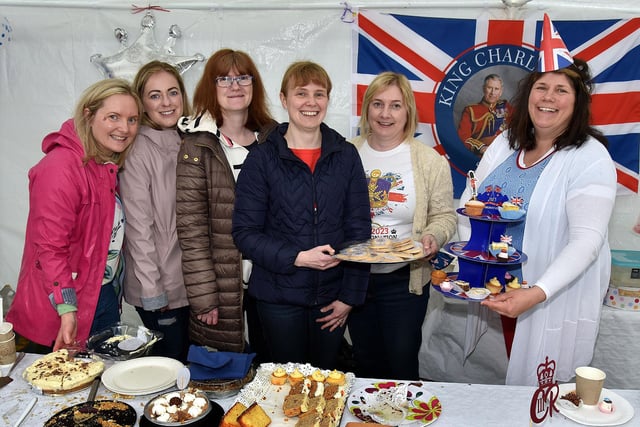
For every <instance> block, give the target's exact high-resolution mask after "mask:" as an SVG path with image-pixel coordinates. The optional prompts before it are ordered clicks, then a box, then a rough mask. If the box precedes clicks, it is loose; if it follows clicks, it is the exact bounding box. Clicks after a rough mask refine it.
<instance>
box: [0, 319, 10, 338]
mask: <svg viewBox="0 0 640 427" xmlns="http://www.w3.org/2000/svg"><path fill="white" fill-rule="evenodd" d="M12 335H13V324H12V323H9V322H2V323H0V341H7V340H8V339H10V338H11V336H12Z"/></svg>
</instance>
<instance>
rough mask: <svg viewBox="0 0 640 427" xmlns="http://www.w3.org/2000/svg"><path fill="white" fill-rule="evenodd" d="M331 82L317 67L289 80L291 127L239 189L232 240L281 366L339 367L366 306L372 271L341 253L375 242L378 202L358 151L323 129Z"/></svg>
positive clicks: (293, 69) (302, 68) (265, 149)
mask: <svg viewBox="0 0 640 427" xmlns="http://www.w3.org/2000/svg"><path fill="white" fill-rule="evenodd" d="M330 92H331V80H330V79H329V76H328V75H327V72H326V71H325V70H324V69H323V68H322V67H321V66H319V65H318V64H315V63H313V62H296V63H294V64H292V65H290V66H289V68H288V69H287V71H286V72H285V75H284V77H283V79H282V86H281V91H280V101H281V102H282V106H283V107H284V108H285V109H286V110H287V113H288V114H289V123H283V124H281V125H279V126H278V127H277V128H276V129H275V130H274V131H273V132H271V133H270V134H269V136H268V137H267V142H265V143H264V144H262V145H259V146H258V147H256V148H255V149H254V150H252V151H251V153H249V156H248V157H247V160H246V161H245V164H244V167H243V168H242V172H241V173H240V177H239V178H238V186H237V192H236V204H235V209H234V213H233V237H234V240H235V242H236V244H237V245H238V248H239V249H240V250H241V251H242V253H243V254H245V256H248V257H249V258H251V259H252V260H253V263H254V264H253V273H252V275H251V280H250V282H249V293H250V294H251V295H253V296H255V298H256V299H257V304H258V313H259V315H260V321H261V325H262V328H263V330H264V334H265V337H266V341H267V345H268V347H269V350H270V352H271V356H272V357H273V361H274V362H279V363H284V362H308V363H311V364H313V365H314V366H317V367H320V368H325V369H330V368H335V366H336V361H337V356H338V353H339V350H340V345H341V343H342V336H343V334H344V330H345V324H346V320H347V316H348V315H349V312H350V311H351V308H352V307H353V306H354V305H357V304H362V302H363V301H364V298H365V293H366V289H367V281H368V278H369V265H368V264H355V263H344V264H341V263H340V261H339V260H338V259H336V258H334V257H333V256H332V255H333V254H334V253H335V251H336V249H338V248H340V247H342V246H344V245H345V243H347V242H353V241H362V240H367V239H369V237H370V235H371V221H370V219H369V197H368V193H367V183H366V181H365V175H364V170H363V168H362V163H361V162H360V157H359V156H358V152H357V151H356V148H355V147H354V146H353V145H351V144H349V143H348V142H347V141H346V140H345V139H344V137H343V136H341V135H340V134H338V133H337V132H336V131H334V130H333V129H331V128H329V127H328V126H327V125H325V124H324V123H323V120H324V118H325V116H326V114H327V107H328V105H329V94H330Z"/></svg>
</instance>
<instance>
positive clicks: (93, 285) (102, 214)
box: [7, 120, 118, 346]
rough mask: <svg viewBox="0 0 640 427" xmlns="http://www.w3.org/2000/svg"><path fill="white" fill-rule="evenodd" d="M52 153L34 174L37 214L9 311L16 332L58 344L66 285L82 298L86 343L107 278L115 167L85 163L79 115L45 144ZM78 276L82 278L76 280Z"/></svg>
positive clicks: (81, 334) (81, 330) (30, 222)
mask: <svg viewBox="0 0 640 427" xmlns="http://www.w3.org/2000/svg"><path fill="white" fill-rule="evenodd" d="M42 151H43V152H44V153H45V154H46V155H45V157H44V158H43V159H42V160H40V162H38V164H36V165H35V166H34V167H33V168H31V170H30V171H29V204H30V207H29V217H28V219H27V230H26V235H25V246H24V253H23V256H22V266H21V269H20V276H19V278H18V285H17V289H16V295H15V298H14V301H13V304H12V305H11V308H10V310H9V313H8V314H7V321H9V322H11V323H13V325H14V329H15V331H16V332H17V333H18V334H20V335H22V336H24V337H26V338H28V339H29V340H31V341H34V342H36V343H39V344H42V345H46V346H51V345H53V343H54V341H55V339H56V336H57V334H58V330H59V328H60V318H59V316H58V313H57V311H56V309H55V308H54V306H53V305H52V304H51V302H50V300H49V295H50V294H53V296H54V300H55V302H56V304H61V303H62V302H63V300H62V289H63V288H74V289H75V291H76V295H77V298H78V312H77V321H78V334H77V339H78V340H85V339H87V337H88V335H89V330H90V329H91V323H92V322H93V317H94V313H95V309H96V305H97V302H98V296H99V294H100V286H101V285H102V279H103V276H104V271H105V266H106V261H107V252H108V248H109V240H110V238H111V231H112V228H113V215H114V209H115V192H116V175H117V173H118V167H117V166H116V165H115V164H112V163H108V164H97V163H96V162H95V161H93V160H91V161H89V162H88V163H86V164H83V162H82V159H83V157H84V148H83V146H82V142H81V141H80V140H79V139H78V136H77V135H76V132H75V128H74V125H73V120H67V121H66V122H65V123H63V125H62V127H61V128H60V130H59V131H58V132H53V133H51V134H49V135H48V136H46V137H45V139H44V140H43V141H42ZM73 277H75V279H74V278H73Z"/></svg>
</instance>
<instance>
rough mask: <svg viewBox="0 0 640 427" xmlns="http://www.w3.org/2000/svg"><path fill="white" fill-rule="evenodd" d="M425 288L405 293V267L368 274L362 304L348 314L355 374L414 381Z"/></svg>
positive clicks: (416, 369)
mask: <svg viewBox="0 0 640 427" xmlns="http://www.w3.org/2000/svg"><path fill="white" fill-rule="evenodd" d="M428 302H429V288H428V287H425V290H424V292H423V294H422V295H414V294H411V293H409V266H406V267H403V268H401V269H400V270H396V271H393V272H391V273H386V274H371V276H370V278H369V288H368V291H367V298H366V300H365V303H364V305H362V306H359V307H354V308H353V310H351V314H349V335H350V336H351V341H352V342H353V356H354V359H355V363H356V372H355V373H356V376H358V377H364V378H393V379H401V380H418V379H420V377H419V373H418V372H419V368H418V353H419V351H420V344H421V342H422V322H423V320H424V316H425V314H426V312H427V303H428Z"/></svg>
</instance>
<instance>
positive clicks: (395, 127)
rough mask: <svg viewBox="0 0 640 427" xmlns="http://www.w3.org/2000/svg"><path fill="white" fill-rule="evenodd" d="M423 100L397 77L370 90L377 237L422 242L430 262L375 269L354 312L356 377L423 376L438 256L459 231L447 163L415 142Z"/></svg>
mask: <svg viewBox="0 0 640 427" xmlns="http://www.w3.org/2000/svg"><path fill="white" fill-rule="evenodd" d="M417 123H418V116H417V108H416V102H415V99H414V96H413V92H412V90H411V86H410V84H409V81H408V80H407V78H406V77H405V76H403V75H402V74H398V73H392V72H385V73H382V74H380V75H378V76H377V77H376V78H375V79H374V80H373V81H372V82H371V84H370V85H369V87H368V89H367V91H366V92H365V95H364V99H363V103H362V115H361V118H360V136H359V137H357V138H356V139H355V140H354V144H355V145H356V146H357V147H358V150H359V153H360V157H361V158H362V163H363V165H364V169H365V172H366V174H367V179H368V180H369V200H370V204H371V219H372V229H371V237H375V238H386V239H390V240H401V239H405V238H411V239H413V240H416V241H419V242H421V243H422V245H423V247H424V251H425V253H426V254H427V256H426V258H424V259H421V260H419V261H414V262H410V263H394V264H374V265H372V267H371V278H370V281H369V289H368V293H367V299H366V301H365V304H364V305H363V306H360V307H356V308H354V309H353V310H352V313H351V316H350V320H349V332H350V335H351V339H352V341H353V351H354V358H355V361H356V374H357V375H358V376H362V377H368V378H396V379H409V380H415V379H418V378H419V377H418V351H419V349H420V343H421V339H422V335H421V325H422V322H423V320H424V316H425V313H426V310H427V302H428V299H429V290H428V288H427V289H424V290H423V288H424V287H425V286H426V285H427V284H428V283H429V280H430V274H431V265H430V264H429V262H428V260H429V259H431V258H432V257H434V256H435V255H436V254H437V252H438V250H439V249H440V248H441V247H442V245H443V244H444V243H446V242H447V241H448V240H449V239H450V238H451V236H452V235H453V233H454V232H455V228H456V220H457V218H456V214H455V211H454V209H453V185H452V182H451V172H450V168H449V164H448V163H447V161H446V159H445V158H444V157H442V156H441V155H439V154H438V153H437V152H436V151H435V150H434V149H432V148H431V147H429V146H427V145H425V144H424V143H422V142H420V141H418V140H416V139H415V138H414V137H413V135H414V133H415V130H416V127H417Z"/></svg>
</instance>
